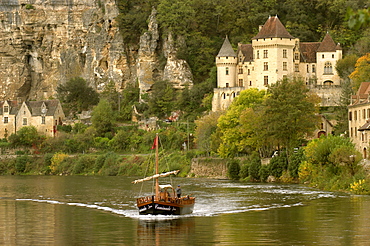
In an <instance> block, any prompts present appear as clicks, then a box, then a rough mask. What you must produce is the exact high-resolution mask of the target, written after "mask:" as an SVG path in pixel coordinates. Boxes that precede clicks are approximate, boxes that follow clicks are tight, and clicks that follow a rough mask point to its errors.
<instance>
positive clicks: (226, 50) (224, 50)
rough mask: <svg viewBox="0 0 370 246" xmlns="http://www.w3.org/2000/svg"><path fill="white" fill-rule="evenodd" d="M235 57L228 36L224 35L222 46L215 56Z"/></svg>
mask: <svg viewBox="0 0 370 246" xmlns="http://www.w3.org/2000/svg"><path fill="white" fill-rule="evenodd" d="M220 56H222V57H225V56H229V57H236V53H235V51H234V49H233V47H232V46H231V44H230V41H229V38H228V37H227V36H226V38H225V41H224V43H223V44H222V47H221V49H220V52H218V55H217V57H220Z"/></svg>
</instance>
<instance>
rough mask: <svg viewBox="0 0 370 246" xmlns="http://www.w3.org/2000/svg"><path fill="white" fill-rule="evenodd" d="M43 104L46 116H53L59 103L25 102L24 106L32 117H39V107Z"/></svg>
mask: <svg viewBox="0 0 370 246" xmlns="http://www.w3.org/2000/svg"><path fill="white" fill-rule="evenodd" d="M43 103H45V106H46V109H47V111H46V113H45V115H46V116H53V115H54V113H55V110H56V109H57V107H58V104H59V101H58V100H46V101H28V102H26V105H27V107H28V109H29V110H30V112H31V114H32V116H37V115H41V114H42V112H41V106H42V104H43Z"/></svg>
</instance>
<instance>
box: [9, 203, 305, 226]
mask: <svg viewBox="0 0 370 246" xmlns="http://www.w3.org/2000/svg"><path fill="white" fill-rule="evenodd" d="M16 201H31V202H38V203H48V204H53V205H67V206H76V207H85V208H89V209H97V210H101V211H104V212H109V213H112V214H116V215H120V216H125V217H129V218H133V219H139V220H145V221H152V220H172V219H179V218H186V217H208V216H217V215H221V214H232V213H243V212H248V211H263V210H269V209H278V208H288V207H294V206H303V204H302V203H296V204H291V205H282V204H272V205H270V206H260V205H252V206H248V207H230V206H225V207H222V206H220V204H218V209H214V207H212V208H211V207H210V206H209V204H207V203H204V204H202V203H198V204H197V205H196V206H195V207H194V212H193V213H192V214H187V215H139V212H138V210H137V208H136V207H134V206H132V208H130V207H129V204H116V205H118V206H120V207H126V208H124V209H122V208H112V207H109V206H102V205H100V204H101V202H96V203H94V204H86V203H78V202H61V201H55V200H49V199H16Z"/></svg>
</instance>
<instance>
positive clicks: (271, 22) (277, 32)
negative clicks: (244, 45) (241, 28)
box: [252, 16, 294, 39]
mask: <svg viewBox="0 0 370 246" xmlns="http://www.w3.org/2000/svg"><path fill="white" fill-rule="evenodd" d="M259 38H294V37H293V36H292V35H290V33H289V32H288V31H287V30H286V29H285V27H284V25H283V24H282V23H281V21H280V20H279V18H278V17H277V16H275V17H271V16H270V17H269V18H268V20H267V21H266V23H265V24H264V25H263V27H262V28H261V30H260V31H259V32H258V34H257V35H256V36H255V37H253V38H252V39H259Z"/></svg>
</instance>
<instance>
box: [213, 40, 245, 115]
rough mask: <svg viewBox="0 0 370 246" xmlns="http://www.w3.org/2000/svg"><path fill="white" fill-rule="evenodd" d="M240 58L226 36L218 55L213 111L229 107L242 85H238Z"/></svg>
mask: <svg viewBox="0 0 370 246" xmlns="http://www.w3.org/2000/svg"><path fill="white" fill-rule="evenodd" d="M237 64H238V59H237V55H236V52H235V51H234V49H233V47H232V46H231V44H230V41H229V39H228V37H227V36H226V38H225V41H224V43H223V44H222V47H221V49H220V51H219V52H218V55H217V56H216V67H217V88H214V90H213V99H212V111H219V110H225V109H227V108H228V107H229V106H230V104H231V103H232V101H233V100H234V98H235V97H237V95H239V93H240V91H241V90H242V87H236V79H237V73H236V72H237V71H236V70H237Z"/></svg>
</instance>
